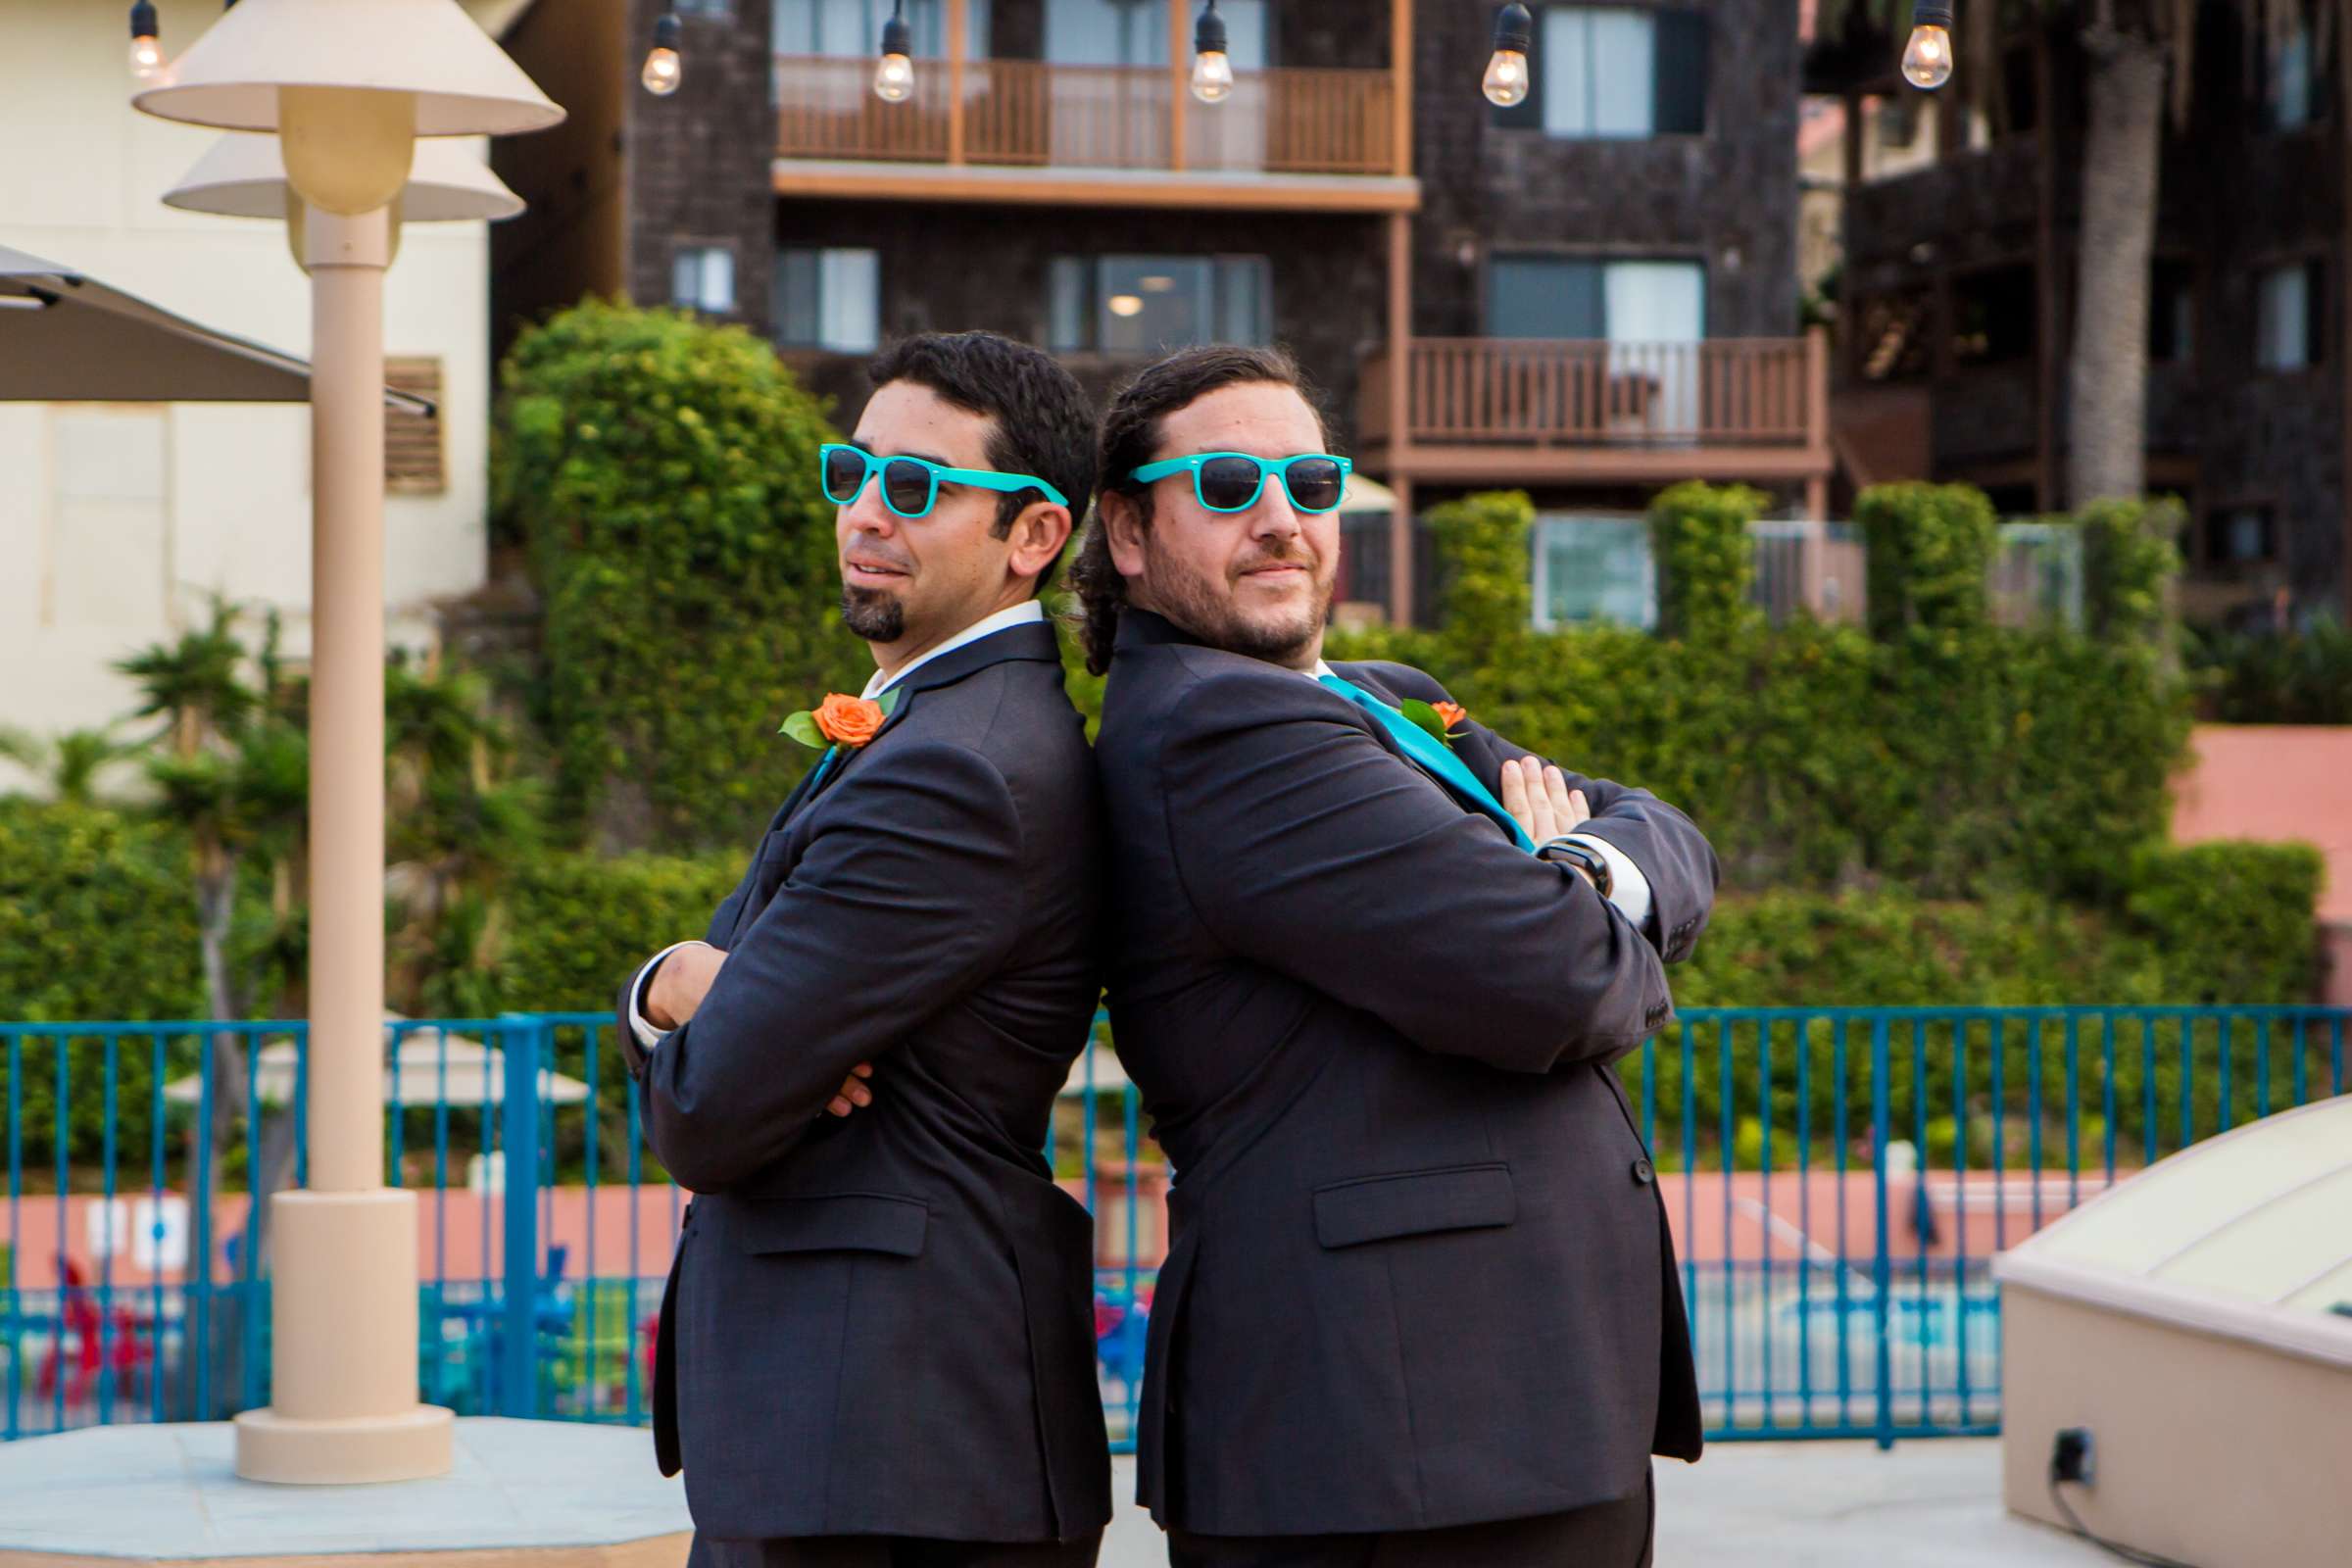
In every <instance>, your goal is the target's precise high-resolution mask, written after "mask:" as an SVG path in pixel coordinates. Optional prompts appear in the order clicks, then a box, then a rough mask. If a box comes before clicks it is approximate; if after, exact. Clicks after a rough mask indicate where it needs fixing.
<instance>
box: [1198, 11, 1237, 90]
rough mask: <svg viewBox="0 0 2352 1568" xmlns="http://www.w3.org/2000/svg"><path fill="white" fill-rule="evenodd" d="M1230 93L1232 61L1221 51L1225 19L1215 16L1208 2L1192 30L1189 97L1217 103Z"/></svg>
mask: <svg viewBox="0 0 2352 1568" xmlns="http://www.w3.org/2000/svg"><path fill="white" fill-rule="evenodd" d="M1232 94H1233V59H1232V57H1231V56H1230V55H1228V54H1227V53H1226V51H1225V19H1224V18H1223V17H1220V16H1218V15H1217V0H1208V9H1207V10H1205V11H1203V12H1201V22H1200V25H1198V26H1196V27H1194V28H1193V96H1194V97H1196V98H1198V99H1200V100H1201V102H1202V103H1204V104H1221V103H1223V102H1224V101H1225V100H1226V99H1227V98H1229V97H1231V96H1232Z"/></svg>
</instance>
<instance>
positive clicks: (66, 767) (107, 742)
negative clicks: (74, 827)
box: [0, 725, 137, 806]
mask: <svg viewBox="0 0 2352 1568" xmlns="http://www.w3.org/2000/svg"><path fill="white" fill-rule="evenodd" d="M135 750H137V747H136V746H135V745H131V744H127V743H125V742H123V741H122V740H120V739H118V738H117V737H116V735H115V733H114V731H113V730H112V729H70V730H66V731H64V732H63V733H61V734H59V735H56V736H54V737H52V738H51V739H49V740H42V739H41V738H40V737H39V736H37V735H34V734H33V733H32V732H31V731H30V730H25V729H20V728H17V727H16V726H14V725H0V758H6V759H7V760H10V761H12V762H14V763H16V764H17V765H18V766H19V767H22V768H23V769H25V771H26V772H27V773H30V774H32V775H33V776H34V777H35V778H36V779H38V780H40V781H41V782H42V783H43V784H45V785H46V786H47V787H48V790H49V797H50V799H52V800H54V801H57V802H59V803H61V804H63V805H67V806H96V805H97V804H99V802H98V775H99V773H100V772H101V771H102V770H103V769H104V768H105V767H106V766H107V764H108V763H110V762H113V761H115V760H118V759H120V758H122V757H123V756H125V755H126V754H128V753H130V752H132V751H135Z"/></svg>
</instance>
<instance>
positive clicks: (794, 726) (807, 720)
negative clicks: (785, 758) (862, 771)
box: [776, 708, 833, 752]
mask: <svg viewBox="0 0 2352 1568" xmlns="http://www.w3.org/2000/svg"><path fill="white" fill-rule="evenodd" d="M776 733H777V734H779V735H789V736H791V737H792V738H793V739H794V740H796V741H799V742H800V743H801V744H802V745H803V746H813V747H815V748H816V749H817V750H818V751H820V752H821V751H823V750H824V749H825V748H826V747H827V746H830V745H831V744H833V743H832V742H830V741H828V740H826V739H825V737H824V732H823V731H821V730H819V729H818V728H817V727H816V714H815V713H814V712H813V711H810V710H809V709H806V708H804V709H802V710H801V711H799V712H797V713H794V714H792V715H791V716H790V717H788V718H786V719H785V720H784V726H783V728H781V729H779V730H777V731H776Z"/></svg>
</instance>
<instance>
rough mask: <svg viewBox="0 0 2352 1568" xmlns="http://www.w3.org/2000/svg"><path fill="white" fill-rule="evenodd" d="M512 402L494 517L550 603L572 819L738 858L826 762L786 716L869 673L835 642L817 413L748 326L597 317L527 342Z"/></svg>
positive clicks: (546, 650)
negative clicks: (795, 738) (731, 852)
mask: <svg viewBox="0 0 2352 1568" xmlns="http://www.w3.org/2000/svg"><path fill="white" fill-rule="evenodd" d="M501 383H502V387H503V394H502V400H501V404H500V411H499V419H498V426H497V430H496V433H495V441H494V448H493V458H492V499H493V506H494V509H495V512H496V516H497V523H498V526H500V527H501V528H502V529H504V530H506V531H508V532H509V533H510V534H512V535H514V536H515V537H519V538H520V539H522V540H523V541H524V542H525V543H526V544H527V545H528V547H529V556H530V561H531V569H532V572H533V575H534V577H535V579H536V581H537V583H538V586H539V589H540V592H541V594H542V596H543V599H544V603H545V615H546V621H545V627H544V640H543V656H544V664H545V685H544V692H543V701H542V718H543V720H544V727H545V729H546V732H547V737H548V740H549V742H550V744H551V746H552V748H553V751H554V756H555V760H556V763H557V767H558V772H559V783H560V786H561V801H562V805H563V807H564V817H565V819H566V820H567V821H568V822H570V823H571V824H572V825H574V826H575V827H579V828H586V829H592V830H593V833H594V837H595V838H596V840H597V842H599V843H600V844H603V845H606V846H609V847H616V848H633V847H639V846H644V845H649V844H651V845H659V846H660V847H662V849H664V850H675V849H682V848H693V847H697V846H719V845H730V846H731V845H738V844H741V843H742V842H744V840H745V838H746V836H747V835H748V834H750V833H751V832H752V831H753V830H754V829H756V828H757V827H758V825H759V823H760V820H761V819H762V818H763V817H764V816H765V815H766V814H767V813H768V812H769V811H770V810H772V809H774V807H775V804H776V803H777V802H778V801H779V800H781V799H783V797H784V795H785V793H786V792H787V791H788V790H790V788H791V787H792V784H793V782H794V781H795V780H796V779H797V778H798V777H799V775H800V774H801V773H802V772H803V771H805V770H806V769H807V767H808V766H809V762H810V760H811V756H812V754H810V753H809V752H808V751H807V750H806V749H805V748H803V747H799V746H795V745H793V744H791V743H790V742H788V741H783V740H780V739H778V738H777V735H776V726H777V725H778V724H779V723H780V722H781V721H782V720H783V717H784V715H785V714H786V713H788V712H790V711H794V710H796V709H801V708H807V707H810V706H812V705H813V704H814V703H815V702H816V700H817V699H818V698H819V697H821V696H822V695H823V694H824V692H825V691H827V690H829V689H830V690H850V691H855V690H857V689H858V685H859V684H861V683H862V682H863V680H864V677H865V675H866V674H867V672H868V670H869V669H870V665H869V664H868V663H867V662H866V659H865V656H864V653H863V651H862V650H861V649H859V648H858V645H857V643H856V641H855V640H854V639H852V638H851V637H849V636H848V634H846V633H845V632H843V631H842V630H841V627H840V611H839V601H840V592H841V588H840V579H839V574H838V571H837V568H836V564H835V557H834V544H833V509H832V507H831V505H830V504H829V503H827V502H826V501H825V499H824V497H823V494H822V493H821V491H820V489H819V486H818V483H817V476H816V448H817V446H818V445H819V444H820V443H822V442H824V441H826V440H829V439H831V434H832V433H831V431H829V430H828V429H827V427H826V424H825V420H824V417H823V413H822V411H821V410H820V408H819V407H818V405H817V403H816V402H815V400H814V399H812V398H810V397H809V395H808V394H807V393H805V392H803V391H802V390H801V389H800V387H799V386H798V385H797V384H796V383H795V382H794V381H793V379H792V376H791V375H790V373H789V372H787V371H786V370H785V369H784V368H783V367H782V366H781V365H780V364H779V363H778V362H777V360H776V357H775V354H774V352H773V351H772V350H770V349H769V348H768V347H767V345H766V344H764V343H761V342H760V341H759V340H758V339H757V338H754V337H753V336H751V335H750V334H749V333H748V332H745V331H743V330H741V329H740V328H735V327H713V326H711V325H708V324H706V323H703V322H701V321H698V320H697V319H694V318H693V317H692V316H690V315H687V314H684V313H680V312H672V311H641V310H635V309H631V308H628V307H625V306H617V305H607V304H603V303H599V302H593V301H592V302H590V303H587V304H584V305H580V306H577V307H575V308H573V309H571V310H569V311H565V312H564V313H562V314H561V315H559V316H557V317H555V318H553V319H550V320H549V321H548V322H547V323H545V324H544V325H542V326H538V327H534V328H532V329H531V330H529V331H527V332H525V333H524V334H523V336H522V337H521V338H520V339H519V340H518V341H517V342H516V343H515V348H514V351H513V353H512V354H510V355H509V357H508V359H507V362H506V364H505V366H504V367H503V368H502V371H501Z"/></svg>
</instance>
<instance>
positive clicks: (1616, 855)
mask: <svg viewBox="0 0 2352 1568" xmlns="http://www.w3.org/2000/svg"><path fill="white" fill-rule="evenodd" d="M1304 673H1305V675H1306V677H1307V679H1309V680H1321V679H1322V678H1323V677H1324V676H1326V675H1329V674H1332V673H1334V671H1333V670H1332V667H1331V666H1330V665H1329V664H1327V663H1325V662H1323V661H1322V660H1320V659H1318V660H1316V661H1315V667H1314V668H1313V669H1310V670H1307V671H1305V672H1304ZM1560 837H1561V838H1563V839H1565V840H1567V841H1568V842H1569V843H1571V844H1581V845H1583V846H1584V847H1585V848H1586V849H1588V850H1591V851H1592V852H1593V854H1595V855H1597V856H1599V857H1600V858H1602V859H1603V860H1606V861H1607V862H1608V866H1609V902H1610V903H1611V904H1614V905H1615V906H1617V907H1618V908H1619V909H1621V910H1623V911H1624V913H1625V917H1626V918H1627V919H1629V920H1631V921H1633V922H1634V924H1635V925H1637V926H1639V925H1641V924H1642V923H1643V922H1644V921H1646V920H1647V919H1648V918H1649V906H1650V897H1649V878H1647V877H1645V876H1643V875H1642V868H1641V867H1640V866H1638V865H1636V864H1635V863H1634V860H1633V857H1632V856H1630V855H1627V854H1626V853H1625V852H1624V851H1623V850H1621V849H1619V848H1618V847H1617V846H1616V845H1614V844H1611V843H1610V842H1609V841H1608V840H1607V839H1604V838H1596V837H1594V836H1593V834H1590V833H1563V834H1561V835H1560Z"/></svg>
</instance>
